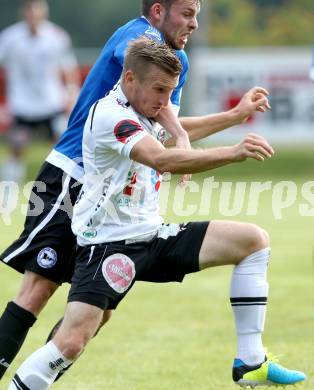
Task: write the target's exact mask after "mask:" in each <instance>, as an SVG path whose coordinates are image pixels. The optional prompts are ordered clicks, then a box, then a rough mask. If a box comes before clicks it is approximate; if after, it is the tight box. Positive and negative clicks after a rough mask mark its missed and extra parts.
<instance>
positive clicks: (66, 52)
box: [60, 31, 81, 112]
mask: <svg viewBox="0 0 314 390" xmlns="http://www.w3.org/2000/svg"><path fill="white" fill-rule="evenodd" d="M60 38H61V39H60V66H61V70H62V75H63V79H64V84H65V88H66V97H65V100H66V101H65V108H66V111H67V112H70V111H71V110H72V108H73V106H74V103H75V102H76V99H77V97H78V95H79V92H80V81H81V79H80V72H79V68H78V63H77V60H76V57H75V55H74V52H73V47H72V42H71V38H70V36H69V35H68V34H67V33H66V32H65V31H62V32H61V33H60Z"/></svg>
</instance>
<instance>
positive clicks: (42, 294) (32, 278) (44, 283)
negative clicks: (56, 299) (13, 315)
mask: <svg viewBox="0 0 314 390" xmlns="http://www.w3.org/2000/svg"><path fill="white" fill-rule="evenodd" d="M58 286H59V285H58V284H57V283H55V282H53V281H51V280H49V279H47V278H45V277H43V276H41V275H38V274H36V273H34V272H30V271H27V270H26V271H25V273H24V276H23V280H22V284H21V288H20V290H19V292H18V295H17V297H16V299H15V303H16V304H17V305H19V306H21V307H23V308H24V309H25V310H28V311H30V312H31V313H33V314H34V315H36V316H37V315H38V314H39V313H40V312H41V310H42V309H43V308H44V306H45V305H46V303H47V301H48V300H49V298H50V297H51V296H52V294H53V293H54V292H55V291H56V289H57V288H58Z"/></svg>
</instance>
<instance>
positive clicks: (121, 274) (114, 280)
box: [102, 253, 135, 294]
mask: <svg viewBox="0 0 314 390" xmlns="http://www.w3.org/2000/svg"><path fill="white" fill-rule="evenodd" d="M102 273H103V276H104V278H105V279H106V281H107V282H108V284H109V286H110V287H111V288H112V289H113V290H114V291H116V292H117V293H119V294H123V293H124V292H126V291H127V289H128V288H129V287H130V286H131V284H132V282H133V280H134V278H135V265H134V263H133V261H132V260H131V259H130V258H129V257H128V256H126V255H124V254H122V253H116V254H114V255H111V256H109V257H107V259H106V260H105V261H104V262H103V265H102Z"/></svg>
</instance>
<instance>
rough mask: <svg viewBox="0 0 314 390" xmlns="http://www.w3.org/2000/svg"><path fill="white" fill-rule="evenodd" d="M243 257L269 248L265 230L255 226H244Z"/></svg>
mask: <svg viewBox="0 0 314 390" xmlns="http://www.w3.org/2000/svg"><path fill="white" fill-rule="evenodd" d="M243 244H244V247H243V251H244V254H243V257H246V256H249V255H250V254H252V253H254V252H257V251H259V250H261V249H264V248H267V247H268V246H269V235H268V233H267V232H266V230H264V229H262V228H261V227H260V226H258V225H255V224H246V235H245V242H244V243H243Z"/></svg>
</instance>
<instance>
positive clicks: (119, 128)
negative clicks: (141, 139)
mask: <svg viewBox="0 0 314 390" xmlns="http://www.w3.org/2000/svg"><path fill="white" fill-rule="evenodd" d="M140 131H143V128H142V126H141V125H140V124H139V123H137V122H135V121H132V120H131V119H125V120H122V121H120V122H119V123H117V124H116V125H115V128H114V134H115V136H116V138H117V140H118V141H119V142H122V143H123V144H126V143H128V142H129V141H130V140H131V139H132V138H133V137H135V136H136V135H137V134H138V133H139V132H140Z"/></svg>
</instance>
